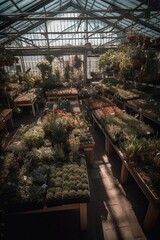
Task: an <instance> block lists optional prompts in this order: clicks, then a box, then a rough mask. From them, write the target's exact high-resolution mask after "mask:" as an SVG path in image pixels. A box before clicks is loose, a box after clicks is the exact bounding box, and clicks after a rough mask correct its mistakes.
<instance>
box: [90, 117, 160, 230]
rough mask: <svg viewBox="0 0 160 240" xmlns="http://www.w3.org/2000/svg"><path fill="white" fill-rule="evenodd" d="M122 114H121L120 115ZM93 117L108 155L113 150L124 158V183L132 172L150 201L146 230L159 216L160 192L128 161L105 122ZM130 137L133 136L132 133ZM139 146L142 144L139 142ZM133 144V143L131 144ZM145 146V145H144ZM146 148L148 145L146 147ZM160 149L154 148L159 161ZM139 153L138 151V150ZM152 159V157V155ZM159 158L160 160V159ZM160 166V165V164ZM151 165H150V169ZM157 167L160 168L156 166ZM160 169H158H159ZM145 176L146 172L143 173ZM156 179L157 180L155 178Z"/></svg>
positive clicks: (159, 146)
mask: <svg viewBox="0 0 160 240" xmlns="http://www.w3.org/2000/svg"><path fill="white" fill-rule="evenodd" d="M120 116H121V115H120ZM93 119H94V123H95V124H96V125H97V126H98V127H99V128H100V129H101V131H102V133H103V134H104V136H105V150H106V152H107V154H108V155H112V153H113V150H115V151H116V153H117V154H118V156H119V157H120V159H121V160H122V167H121V177H120V179H121V183H122V184H126V182H127V180H128V173H130V174H131V175H132V177H133V178H134V179H135V181H136V182H137V183H138V185H139V187H140V188H141V190H142V192H143V193H144V195H145V196H146V198H147V199H148V201H149V206H148V209H147V212H146V215H145V219H144V228H145V230H147V231H148V230H150V229H151V228H152V227H153V225H154V224H155V222H156V221H157V218H158V216H159V213H160V194H159V195H157V194H155V192H154V191H153V188H151V187H150V186H149V184H148V182H147V181H146V177H144V178H143V177H142V176H141V174H140V173H139V171H138V169H137V168H134V167H133V166H132V165H131V164H128V162H127V161H126V159H125V154H124V152H123V151H121V150H120V148H119V144H118V143H119V142H116V141H113V139H112V137H111V135H110V133H109V132H108V131H107V130H106V128H105V126H104V124H103V122H102V121H101V120H100V119H98V118H97V117H96V116H95V115H94V114H93ZM128 137H131V136H130V135H129V136H128ZM137 137H138V138H137V139H139V141H140V142H141V139H142V138H141V137H140V136H138V134H137ZM146 137H147V132H146ZM143 139H145V142H146V143H147V144H148V142H150V143H151V140H149V138H148V137H147V138H143ZM123 141H124V142H125V141H127V140H124V139H123V140H122V144H123ZM137 145H138V146H141V144H140V143H139V144H137ZM155 145H156V144H154V143H153V144H151V146H152V147H153V146H155ZM131 146H132V144H131ZM144 146H145V145H144ZM157 147H158V149H159V150H160V143H159V141H157ZM144 148H145V149H146V148H147V147H144ZM159 150H156V151H154V149H153V153H155V154H157V155H156V158H157V163H158V161H160V159H159V154H158V153H159ZM151 152H152V151H151V150H149V152H148V153H146V155H144V159H145V158H146V157H145V156H147V157H148V158H149V156H150V154H151ZM136 153H137V151H136ZM143 153H145V150H144V151H143ZM150 158H151V159H152V157H150ZM158 159H159V160H158ZM137 162H139V160H137ZM158 166H159V165H158ZM149 168H150V167H148V169H149ZM156 169H159V168H157V167H156ZM157 171H158V170H157ZM155 174H156V173H155V171H154V175H155ZM143 176H144V174H143ZM158 176H159V173H158V172H157V175H156V176H155V177H157V178H158ZM159 180H160V178H159ZM154 181H155V180H154Z"/></svg>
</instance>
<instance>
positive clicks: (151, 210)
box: [143, 202, 160, 231]
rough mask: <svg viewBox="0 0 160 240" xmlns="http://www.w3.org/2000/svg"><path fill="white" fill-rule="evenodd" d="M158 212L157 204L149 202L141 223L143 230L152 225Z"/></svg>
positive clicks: (148, 228)
mask: <svg viewBox="0 0 160 240" xmlns="http://www.w3.org/2000/svg"><path fill="white" fill-rule="evenodd" d="M159 213H160V208H158V206H156V205H155V204H153V203H151V202H150V203H149V206H148V209H147V213H146V216H145V219H144V223H143V227H144V230H145V231H149V230H150V229H151V228H152V227H153V226H154V224H155V223H156V221H157V218H158V216H159Z"/></svg>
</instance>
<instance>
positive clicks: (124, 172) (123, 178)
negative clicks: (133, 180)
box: [120, 162, 128, 184]
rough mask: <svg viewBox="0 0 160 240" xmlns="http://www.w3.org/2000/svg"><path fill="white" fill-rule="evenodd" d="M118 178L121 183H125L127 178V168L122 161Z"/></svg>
mask: <svg viewBox="0 0 160 240" xmlns="http://www.w3.org/2000/svg"><path fill="white" fill-rule="evenodd" d="M120 180H121V183H122V184H125V183H126V182H127V180H128V169H127V167H126V165H125V163H124V162H122V167H121V176H120Z"/></svg>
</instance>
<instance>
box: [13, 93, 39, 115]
mask: <svg viewBox="0 0 160 240" xmlns="http://www.w3.org/2000/svg"><path fill="white" fill-rule="evenodd" d="M38 96H39V94H38V92H36V89H31V90H29V91H27V92H24V93H22V94H20V95H19V96H18V97H17V98H15V99H14V103H15V105H16V106H17V107H28V106H29V107H31V108H32V113H33V116H34V117H35V116H36V110H37V111H38V105H37V104H36V101H37V99H38Z"/></svg>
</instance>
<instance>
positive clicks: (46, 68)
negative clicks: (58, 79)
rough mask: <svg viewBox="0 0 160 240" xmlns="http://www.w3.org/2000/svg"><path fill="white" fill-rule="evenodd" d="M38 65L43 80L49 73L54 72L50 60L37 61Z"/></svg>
mask: <svg viewBox="0 0 160 240" xmlns="http://www.w3.org/2000/svg"><path fill="white" fill-rule="evenodd" d="M36 66H37V68H38V69H39V70H40V71H41V75H42V79H43V80H45V78H46V76H47V74H48V73H51V72H52V67H51V65H50V64H49V63H48V62H39V63H37V65H36Z"/></svg>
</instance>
